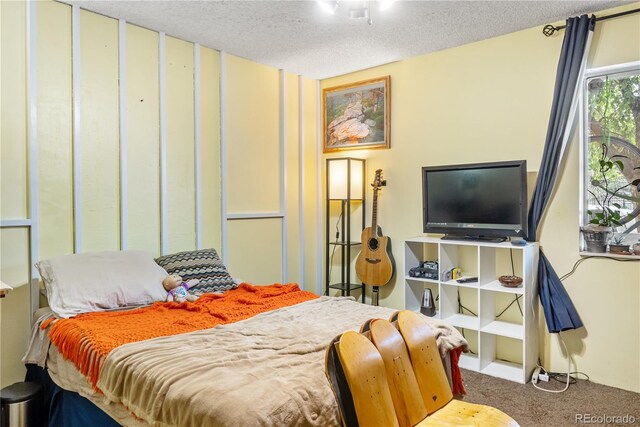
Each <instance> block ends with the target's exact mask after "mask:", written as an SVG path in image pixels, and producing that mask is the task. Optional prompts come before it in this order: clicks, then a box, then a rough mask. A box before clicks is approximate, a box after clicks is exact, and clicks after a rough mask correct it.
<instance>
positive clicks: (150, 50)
mask: <svg viewBox="0 0 640 427" xmlns="http://www.w3.org/2000/svg"><path fill="white" fill-rule="evenodd" d="M0 17H1V19H2V62H1V67H2V75H1V78H2V85H1V88H0V89H1V90H2V111H1V119H2V121H1V126H0V129H1V132H2V134H1V136H2V139H1V141H0V142H1V144H0V148H1V158H0V161H1V172H0V173H1V175H0V186H1V188H2V197H1V199H0V204H1V206H0V212H1V217H0V219H1V220H2V228H1V231H0V250H1V252H0V278H1V279H2V280H3V281H5V282H6V283H8V284H10V285H12V286H14V287H16V290H15V291H13V292H12V293H11V294H10V295H9V297H8V298H5V299H3V300H0V333H1V334H0V358H1V360H2V363H1V370H0V386H5V385H7V384H10V383H12V382H15V381H20V380H21V379H22V378H23V376H24V370H23V368H22V364H21V362H20V358H21V357H22V355H23V353H24V349H25V347H26V343H27V337H28V331H29V327H30V312H31V310H30V307H29V305H30V298H29V287H28V286H25V285H26V284H27V282H28V278H29V273H30V272H29V265H30V263H31V261H33V262H35V261H37V260H38V259H46V258H50V257H53V256H58V255H64V254H69V253H74V252H87V251H96V250H120V249H140V250H146V251H148V252H150V253H151V254H152V255H153V256H157V255H160V254H163V253H172V252H176V251H181V250H191V249H195V248H198V247H199V248H204V247H214V248H217V249H218V250H219V252H220V253H221V255H223V257H224V259H225V262H226V263H227V265H228V268H229V270H230V272H231V274H232V275H233V276H234V277H237V278H240V279H243V280H245V281H248V282H251V283H257V284H267V283H274V282H284V281H288V282H296V283H300V284H301V285H302V286H306V287H307V288H309V289H311V290H315V289H316V280H317V272H318V271H319V268H318V262H317V261H318V258H317V251H316V249H317V236H318V234H317V232H316V227H317V221H316V220H315V218H314V215H315V214H316V212H317V209H316V201H317V180H316V178H315V176H316V174H317V164H318V158H319V153H318V150H317V149H316V147H317V144H316V126H315V117H316V115H317V105H316V104H317V82H316V81H314V80H310V79H305V78H303V77H301V76H297V75H294V74H291V73H288V72H285V71H282V70H277V69H274V68H272V67H268V66H265V65H262V64H257V63H254V62H251V61H247V60H245V59H242V58H238V57H234V56H232V55H226V54H224V53H220V52H218V51H216V50H213V49H209V48H205V47H202V46H199V45H197V44H194V43H190V42H187V41H184V40H180V39H176V38H173V37H171V36H170V35H166V34H163V33H159V32H156V31H152V30H149V29H145V28H141V27H138V26H135V25H132V24H130V23H127V22H124V21H119V20H116V19H112V18H109V17H105V16H102V15H98V14H94V13H91V12H88V11H85V10H82V9H80V8H78V7H71V6H69V5H66V4H62V3H57V2H53V1H42V2H30V3H26V2H1V3H0ZM30 129H31V130H30ZM30 167H31V169H32V171H33V172H34V173H33V174H31V173H30ZM9 226H11V227H9ZM31 238H32V239H31ZM30 239H31V242H30ZM30 243H31V244H30ZM30 254H32V256H33V259H32V260H30V259H29V257H30Z"/></svg>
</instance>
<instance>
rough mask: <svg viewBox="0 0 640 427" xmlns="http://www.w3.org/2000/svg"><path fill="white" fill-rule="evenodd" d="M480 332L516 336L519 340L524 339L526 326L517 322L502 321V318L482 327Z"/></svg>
mask: <svg viewBox="0 0 640 427" xmlns="http://www.w3.org/2000/svg"><path fill="white" fill-rule="evenodd" d="M480 332H486V333H488V334H493V335H499V336H503V337H509V338H515V339H518V340H522V339H524V327H523V326H522V325H518V324H516V323H509V322H502V321H500V320H494V321H493V322H491V323H489V324H488V325H487V326H483V327H482V328H480Z"/></svg>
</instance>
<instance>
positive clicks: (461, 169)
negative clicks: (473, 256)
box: [422, 160, 528, 241]
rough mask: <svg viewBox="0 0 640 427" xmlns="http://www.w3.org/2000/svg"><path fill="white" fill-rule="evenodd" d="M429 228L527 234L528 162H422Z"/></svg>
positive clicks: (471, 234) (498, 236) (468, 234)
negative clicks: (434, 163)
mask: <svg viewBox="0 0 640 427" xmlns="http://www.w3.org/2000/svg"><path fill="white" fill-rule="evenodd" d="M422 212H423V229H424V232H425V233H444V234H445V235H446V236H445V237H444V238H451V239H469V240H494V241H496V240H497V241H501V240H505V238H507V237H522V238H526V237H527V213H528V212H527V162H526V160H516V161H508V162H495V163H475V164H467V165H450V166H429V167H423V168H422Z"/></svg>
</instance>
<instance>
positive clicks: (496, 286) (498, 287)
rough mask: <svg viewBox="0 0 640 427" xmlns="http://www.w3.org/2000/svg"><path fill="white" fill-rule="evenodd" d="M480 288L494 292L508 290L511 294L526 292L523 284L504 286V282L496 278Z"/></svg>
mask: <svg viewBox="0 0 640 427" xmlns="http://www.w3.org/2000/svg"><path fill="white" fill-rule="evenodd" d="M480 289H482V290H486V291H493V292H506V293H509V294H518V295H522V294H524V287H523V286H522V285H520V286H519V287H517V288H508V287H506V286H502V284H501V283H500V282H499V281H498V280H494V281H492V282H489V283H487V284H486V285H482V286H480Z"/></svg>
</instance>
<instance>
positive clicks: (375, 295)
mask: <svg viewBox="0 0 640 427" xmlns="http://www.w3.org/2000/svg"><path fill="white" fill-rule="evenodd" d="M371 292H372V294H371V305H375V306H377V305H378V301H379V297H380V287H378V286H372V287H371Z"/></svg>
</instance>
